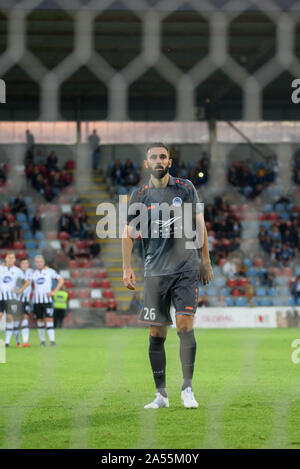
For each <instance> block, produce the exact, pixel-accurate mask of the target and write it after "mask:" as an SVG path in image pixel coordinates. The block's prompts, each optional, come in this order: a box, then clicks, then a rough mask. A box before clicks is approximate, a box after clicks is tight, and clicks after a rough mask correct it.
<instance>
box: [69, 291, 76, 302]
mask: <svg viewBox="0 0 300 469" xmlns="http://www.w3.org/2000/svg"><path fill="white" fill-rule="evenodd" d="M68 294H69V300H74V298H76V293H75V292H74V290H69V291H68Z"/></svg>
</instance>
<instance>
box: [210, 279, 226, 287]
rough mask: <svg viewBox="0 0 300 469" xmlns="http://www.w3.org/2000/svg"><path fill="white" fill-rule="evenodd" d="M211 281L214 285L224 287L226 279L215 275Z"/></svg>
mask: <svg viewBox="0 0 300 469" xmlns="http://www.w3.org/2000/svg"><path fill="white" fill-rule="evenodd" d="M213 283H214V285H215V286H216V287H225V285H226V279H225V278H224V277H215V279H214V282H213Z"/></svg>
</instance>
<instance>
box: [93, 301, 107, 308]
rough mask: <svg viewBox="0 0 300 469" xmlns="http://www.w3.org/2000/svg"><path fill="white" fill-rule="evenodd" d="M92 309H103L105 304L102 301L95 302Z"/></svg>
mask: <svg viewBox="0 0 300 469" xmlns="http://www.w3.org/2000/svg"><path fill="white" fill-rule="evenodd" d="M93 307H94V308H105V303H104V301H103V300H95V301H94V303H93Z"/></svg>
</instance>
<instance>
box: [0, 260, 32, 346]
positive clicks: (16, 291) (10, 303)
mask: <svg viewBox="0 0 300 469" xmlns="http://www.w3.org/2000/svg"><path fill="white" fill-rule="evenodd" d="M15 263H16V256H15V254H14V253H13V252H9V253H7V254H6V257H5V264H4V265H2V266H1V268H0V294H1V306H0V309H1V312H2V313H3V312H4V311H5V312H6V331H5V346H6V347H8V346H9V343H10V339H11V336H12V332H13V330H15V337H16V342H17V347H20V346H21V345H20V342H19V324H20V318H21V309H20V301H19V295H20V294H21V293H22V292H23V291H24V290H25V288H27V287H28V285H29V281H28V280H26V279H25V275H24V272H23V271H22V270H21V269H19V267H17V266H16V265H15Z"/></svg>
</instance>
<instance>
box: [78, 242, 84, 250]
mask: <svg viewBox="0 0 300 469" xmlns="http://www.w3.org/2000/svg"><path fill="white" fill-rule="evenodd" d="M76 247H77V249H85V242H84V241H76Z"/></svg>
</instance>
